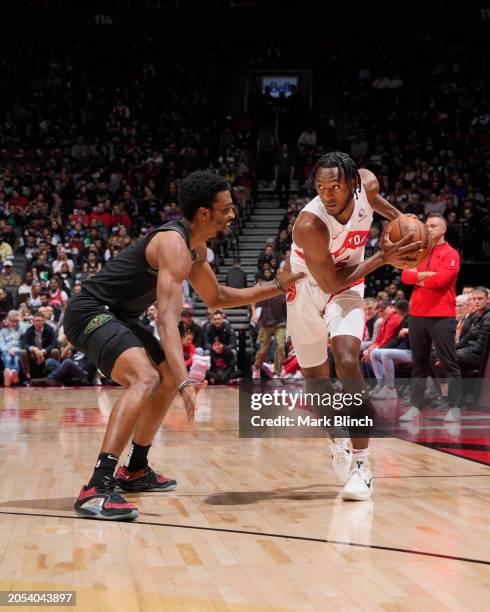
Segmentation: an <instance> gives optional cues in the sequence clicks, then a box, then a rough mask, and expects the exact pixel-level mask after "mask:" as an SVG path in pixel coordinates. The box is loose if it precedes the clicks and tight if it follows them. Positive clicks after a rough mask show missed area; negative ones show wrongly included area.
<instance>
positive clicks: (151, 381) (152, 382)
mask: <svg viewBox="0 0 490 612" xmlns="http://www.w3.org/2000/svg"><path fill="white" fill-rule="evenodd" d="M160 383H161V380H160V376H159V374H158V372H156V371H155V370H154V369H153V368H148V369H147V370H146V371H144V372H139V373H138V378H137V379H135V380H134V381H132V382H131V386H133V387H137V388H138V390H139V392H140V393H142V394H143V395H144V396H145V397H149V396H151V395H153V394H154V393H155V392H156V391H157V389H158V387H159V386H160Z"/></svg>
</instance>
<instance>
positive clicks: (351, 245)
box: [332, 230, 369, 258]
mask: <svg viewBox="0 0 490 612" xmlns="http://www.w3.org/2000/svg"><path fill="white" fill-rule="evenodd" d="M368 235H369V232H368V231H367V230H358V231H356V230H354V231H351V232H349V233H348V234H347V236H346V237H345V240H344V242H343V243H342V246H341V247H340V248H339V249H337V250H336V251H335V253H332V256H333V257H334V258H337V257H341V256H342V255H343V254H344V253H345V252H346V251H348V250H352V251H355V250H356V249H362V248H363V247H364V246H365V245H366V240H367V237H368Z"/></svg>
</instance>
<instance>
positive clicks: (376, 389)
mask: <svg viewBox="0 0 490 612" xmlns="http://www.w3.org/2000/svg"><path fill="white" fill-rule="evenodd" d="M383 389H384V386H383V385H380V384H376V386H375V387H374V388H373V389H371V391H370V392H369V396H370V397H374V398H377V397H378V393H381V391H382V390H383Z"/></svg>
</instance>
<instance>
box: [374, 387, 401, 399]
mask: <svg viewBox="0 0 490 612" xmlns="http://www.w3.org/2000/svg"><path fill="white" fill-rule="evenodd" d="M371 397H372V398H373V399H396V398H397V397H398V394H397V392H396V389H395V388H393V389H390V387H381V389H379V390H378V391H375V392H374V393H371Z"/></svg>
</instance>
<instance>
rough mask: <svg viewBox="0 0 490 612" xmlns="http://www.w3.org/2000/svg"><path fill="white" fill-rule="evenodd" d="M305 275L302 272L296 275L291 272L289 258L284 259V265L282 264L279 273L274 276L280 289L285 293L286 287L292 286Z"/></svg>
mask: <svg viewBox="0 0 490 612" xmlns="http://www.w3.org/2000/svg"><path fill="white" fill-rule="evenodd" d="M305 276H306V274H305V273H304V272H298V273H297V274H293V272H292V271H291V262H290V261H289V256H288V257H286V263H285V264H284V268H283V269H282V270H281V271H280V272H279V274H278V275H277V276H276V279H277V282H278V283H279V284H280V285H281V287H282V288H283V289H284V291H286V289H288V287H291V285H294V283H295V282H296V281H298V280H300V279H301V278H304V277H305Z"/></svg>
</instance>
